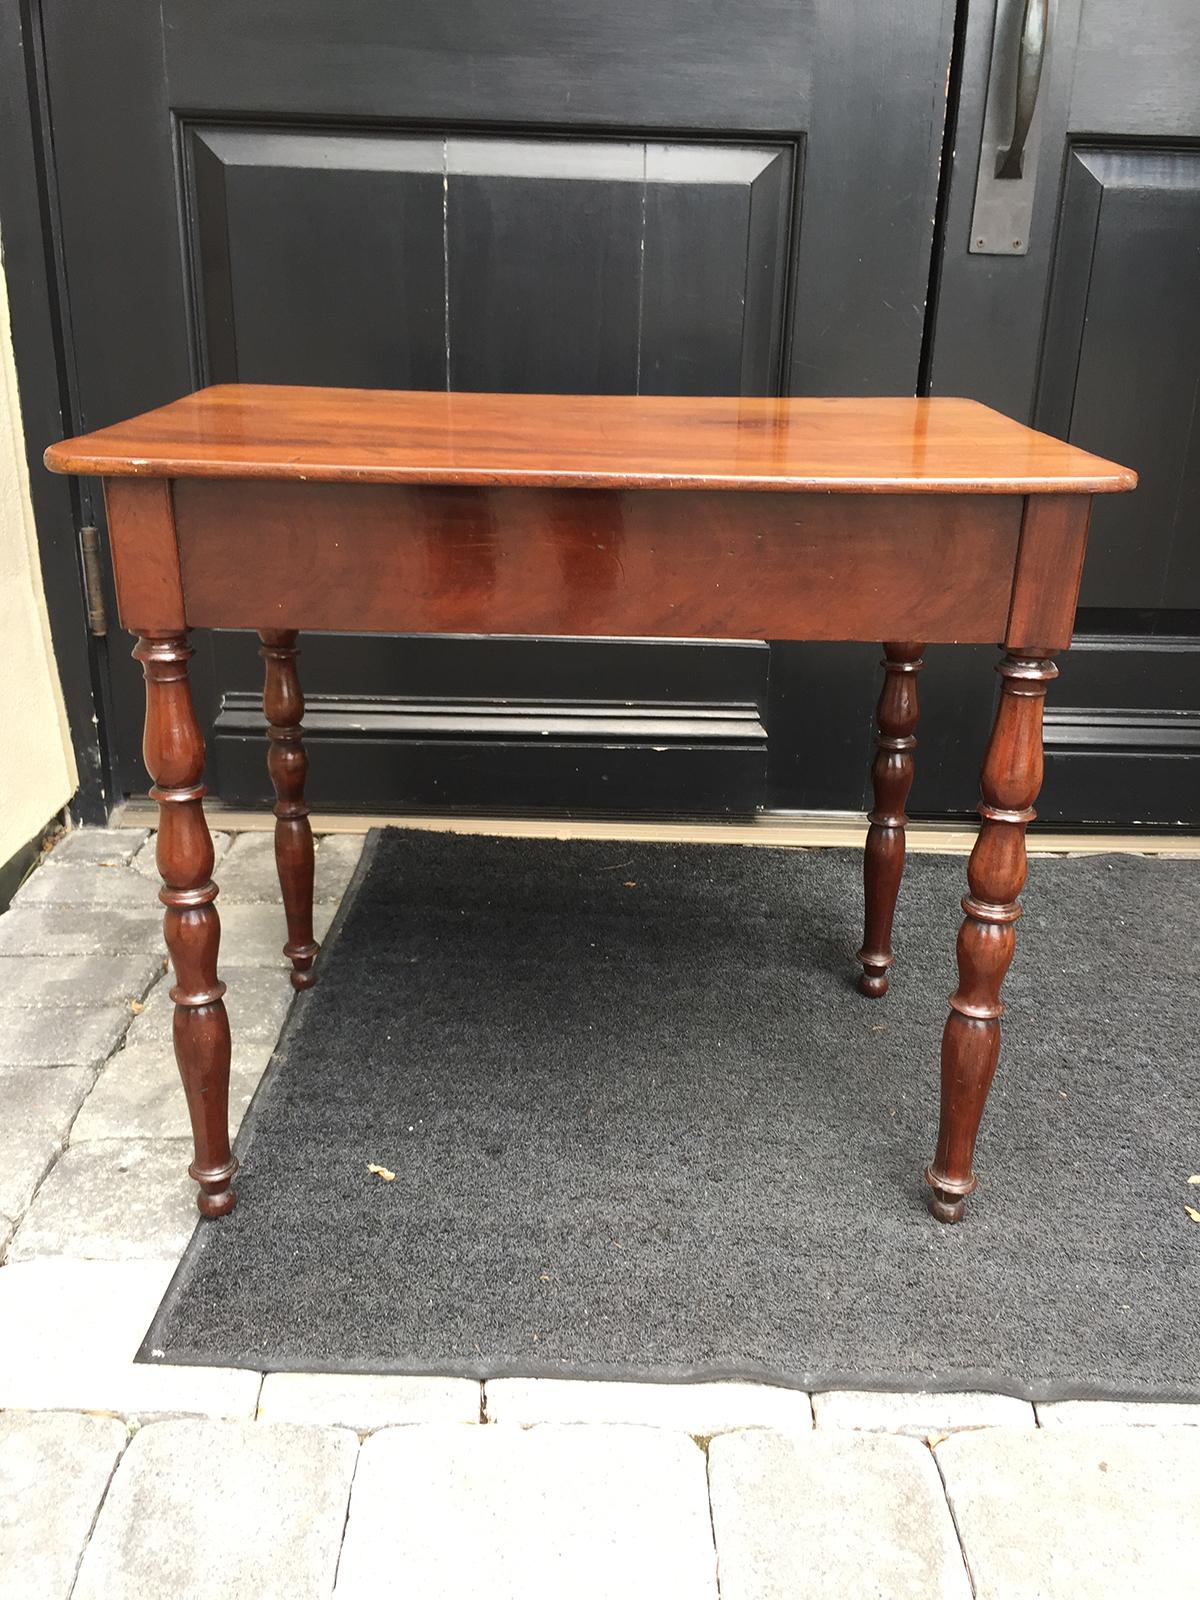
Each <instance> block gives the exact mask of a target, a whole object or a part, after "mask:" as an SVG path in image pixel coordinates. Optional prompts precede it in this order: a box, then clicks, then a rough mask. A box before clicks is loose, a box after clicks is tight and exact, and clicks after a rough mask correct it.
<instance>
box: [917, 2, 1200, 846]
mask: <svg viewBox="0 0 1200 1600" xmlns="http://www.w3.org/2000/svg"><path fill="white" fill-rule="evenodd" d="M994 14H996V15H999V14H1000V13H999V11H996V10H995V8H994V7H993V6H992V5H991V4H990V3H989V4H982V3H975V0H972V3H971V4H970V6H969V8H968V27H967V33H966V40H965V55H964V66H963V91H962V97H961V102H960V109H959V118H958V128H957V138H956V141H955V143H956V149H955V157H954V168H953V180H952V185H951V191H950V204H949V208H948V211H947V219H946V230H945V245H944V256H943V261H942V269H941V278H940V285H939V292H938V299H937V314H936V321H935V326H934V329H933V346H932V347H933V361H932V389H933V391H934V392H936V393H942V394H947V393H961V394H968V395H973V396H975V397H976V398H978V399H980V400H985V401H987V402H989V403H990V404H993V405H997V406H1000V407H1001V408H1002V409H1005V410H1008V411H1011V412H1012V413H1013V414H1014V415H1016V416H1018V417H1021V418H1023V419H1027V420H1030V421H1032V422H1033V423H1034V424H1035V425H1036V426H1038V427H1042V428H1045V429H1047V431H1049V432H1051V433H1055V434H1058V435H1059V436H1060V437H1062V438H1067V439H1070V440H1071V441H1072V442H1073V443H1075V444H1078V445H1081V446H1083V447H1084V448H1085V449H1088V450H1094V451H1096V452H1097V453H1098V454H1101V455H1104V456H1107V457H1109V458H1110V459H1112V460H1116V461H1122V462H1126V463H1128V464H1129V465H1130V466H1132V467H1134V468H1135V469H1136V470H1137V472H1138V474H1139V477H1140V484H1139V488H1138V490H1137V492H1136V493H1135V494H1133V495H1128V496H1125V495H1119V496H1112V497H1102V498H1101V499H1100V500H1098V501H1097V504H1096V507H1095V511H1094V514H1093V519H1092V529H1091V534H1090V538H1089V551H1088V560H1087V566H1086V569H1085V572H1084V579H1083V589H1082V593H1081V596H1080V603H1081V608H1082V609H1081V612H1080V616H1079V619H1078V622H1077V628H1078V637H1077V648H1076V649H1075V650H1074V651H1072V653H1071V654H1070V655H1068V656H1067V657H1066V658H1065V660H1064V661H1063V663H1062V677H1061V678H1060V679H1059V681H1058V683H1057V684H1056V685H1055V686H1054V689H1053V690H1052V693H1051V696H1050V701H1049V703H1048V708H1047V724H1046V747H1047V754H1048V757H1049V760H1048V765H1047V778H1046V786H1045V790H1044V793H1043V798H1042V801H1041V802H1040V806H1039V809H1040V811H1041V813H1042V815H1043V816H1045V817H1050V818H1054V819H1055V820H1058V821H1074V822H1079V823H1085V824H1093V825H1094V824H1096V823H1105V822H1107V823H1125V824H1128V823H1131V822H1155V823H1162V824H1168V825H1178V824H1190V825H1192V826H1195V824H1196V823H1197V822H1200V673H1198V671H1197V667H1198V666H1200V629H1198V628H1197V626H1196V618H1197V616H1200V536H1198V530H1200V89H1198V87H1197V85H1198V84H1200V15H1198V13H1197V11H1196V7H1195V5H1194V4H1193V3H1192V0H1149V3H1147V4H1143V5H1140V6H1138V7H1135V8H1131V7H1129V6H1128V5H1126V4H1124V3H1123V0H1058V3H1057V4H1056V5H1052V6H1051V29H1050V47H1049V56H1048V59H1047V62H1046V66H1045V70H1044V73H1043V79H1042V87H1041V92H1040V96H1039V111H1038V116H1039V119H1040V121H1039V127H1040V132H1039V135H1038V137H1039V138H1040V141H1041V149H1040V152H1039V164H1038V179H1037V192H1036V196H1035V202H1034V209H1033V217H1032V223H1031V231H1030V233H1029V238H1028V241H1027V243H1028V251H1027V253H1026V254H1024V255H1020V256H1011V255H1010V256H1004V255H1002V254H998V255H985V254H978V253H973V252H972V251H971V249H970V248H969V242H970V240H971V232H972V230H971V223H972V215H971V208H972V204H973V202H974V197H975V180H976V171H975V167H976V163H977V159H978V150H979V137H980V133H979V130H980V126H981V119H982V116H983V104H984V90H985V87H986V60H987V58H988V53H989V52H990V50H991V47H992V38H993V32H992V21H993V15H994ZM1012 43H1013V46H1014V47H1015V39H1014V40H1013V41H1012Z"/></svg>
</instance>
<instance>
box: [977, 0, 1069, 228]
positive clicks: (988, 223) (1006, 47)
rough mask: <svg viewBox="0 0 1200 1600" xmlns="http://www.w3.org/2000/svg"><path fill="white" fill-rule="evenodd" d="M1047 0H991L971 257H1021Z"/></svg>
mask: <svg viewBox="0 0 1200 1600" xmlns="http://www.w3.org/2000/svg"><path fill="white" fill-rule="evenodd" d="M1054 12H1055V0H996V16H995V24H994V27H993V31H992V60H991V68H990V70H989V72H988V90H987V102H986V104H985V106H984V113H983V136H982V138H981V140H980V145H979V176H978V178H977V179H976V183H975V209H974V212H973V213H972V216H971V239H970V243H969V245H968V249H969V251H970V253H971V254H972V255H987V256H1023V255H1025V254H1026V252H1027V251H1028V249H1029V224H1030V222H1031V220H1032V217H1033V197H1034V191H1035V189H1036V187H1037V174H1038V161H1039V156H1040V153H1041V123H1042V114H1041V95H1040V93H1039V90H1040V88H1041V84H1042V80H1043V78H1044V76H1045V67H1046V62H1047V59H1048V56H1049V52H1050V40H1051V35H1052V33H1053V25H1054Z"/></svg>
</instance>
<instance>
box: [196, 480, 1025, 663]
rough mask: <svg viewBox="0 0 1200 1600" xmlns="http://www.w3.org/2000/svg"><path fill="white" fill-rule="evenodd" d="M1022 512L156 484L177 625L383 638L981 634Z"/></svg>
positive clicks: (815, 501) (999, 615) (789, 498)
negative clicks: (175, 572) (178, 567)
mask: <svg viewBox="0 0 1200 1600" xmlns="http://www.w3.org/2000/svg"><path fill="white" fill-rule="evenodd" d="M1022 504H1023V502H1022V501H1021V500H1020V499H1018V498H1016V497H1001V496H995V495H987V496H984V495H979V496H976V495H957V496H953V497H947V496H937V495H928V496H920V497H916V498H914V497H904V498H901V497H898V496H897V497H891V496H886V497H879V498H876V499H872V500H868V499H866V498H854V497H851V496H845V495H818V494H808V495H804V494H796V495H772V494H744V495H728V494H715V493H708V492H704V491H682V492H680V493H678V494H656V493H650V492H648V491H637V490H631V491H627V492H616V491H607V492H605V491H601V490H569V491H568V490H546V489H489V490H483V489H461V488H458V489H456V488H435V487H430V488H425V489H420V488H401V487H385V486H382V485H364V484H358V485H339V484H297V483H265V482H258V481H251V482H241V483H238V482H232V481H220V480H217V481H206V480H202V479H195V478H180V479H177V480H176V484H175V514H176V518H177V523H178V536H179V547H180V556H181V559H182V563H183V575H184V589H185V592H186V594H187V612H188V624H189V626H192V627H221V628H254V629H259V628H263V627H288V628H299V629H302V630H304V629H318V630H320V629H323V630H326V631H330V630H332V631H347V632H384V633H451V634H475V633H494V634H495V633H499V634H534V635H548V634H558V635H564V636H576V637H622V636H627V637H637V636H640V637H643V638H645V637H651V638H653V637H658V638H709V639H877V638H880V637H892V636H895V635H899V636H900V637H901V638H917V639H925V640H930V641H937V642H947V641H956V640H958V641H965V642H970V643H985V644H995V643H997V642H998V641H999V640H1000V639H1002V638H1003V637H1004V627H1005V622H1006V620H1007V617H1008V609H1009V596H1010V592H1011V588H1012V572H1013V563H1014V561H1015V558H1016V549H1017V539H1018V537H1019V531H1020V516H1021V507H1022Z"/></svg>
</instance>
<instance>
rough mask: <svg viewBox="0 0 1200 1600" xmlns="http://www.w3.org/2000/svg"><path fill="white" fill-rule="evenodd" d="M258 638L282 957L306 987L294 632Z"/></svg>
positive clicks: (306, 886)
mask: <svg viewBox="0 0 1200 1600" xmlns="http://www.w3.org/2000/svg"><path fill="white" fill-rule="evenodd" d="M259 638H260V639H261V641H262V649H261V650H260V651H259V655H261V656H262V658H263V660H264V661H265V662H266V664H267V666H266V681H265V683H264V686H263V711H264V713H265V714H266V718H267V738H268V740H269V741H270V747H269V750H268V754H267V768H268V771H269V772H270V774H271V783H272V786H273V788H274V790H275V866H276V868H277V870H278V873H279V888H280V892H281V893H282V895H283V909H284V913H285V915H286V917H287V930H288V937H287V943H286V944H285V945H284V947H283V953H284V955H285V956H286V957H287V959H288V960H289V961H290V962H291V963H292V987H293V988H295V989H310V988H311V987H312V985H313V984H314V983H315V982H316V981H317V975H316V973H315V972H314V971H313V963H314V962H315V961H316V959H317V956H318V954H319V953H320V948H321V947H320V945H319V944H318V943H317V941H316V940H315V939H314V938H313V837H312V828H311V826H310V824H309V820H308V806H307V804H306V803H305V799H304V783H305V779H306V777H307V776H308V756H307V755H306V754H305V750H304V730H303V727H302V726H301V724H302V722H303V719H304V696H303V694H302V693H301V690H300V674H299V673H298V671H297V670H296V655H297V651H296V633H295V630H293V629H283V628H264V629H262V630H260V632H259Z"/></svg>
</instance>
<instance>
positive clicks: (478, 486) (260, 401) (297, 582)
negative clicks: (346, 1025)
mask: <svg viewBox="0 0 1200 1600" xmlns="http://www.w3.org/2000/svg"><path fill="white" fill-rule="evenodd" d="M46 462H47V465H48V466H49V467H51V468H52V469H53V470H55V471H58V472H69V473H80V474H89V475H91V474H94V475H96V476H99V477H101V478H103V480H104V493H105V504H106V507H107V513H108V535H109V545H110V550H111V553H112V558H113V567H114V572H115V577H116V588H117V598H118V604H119V607H120V613H121V620H122V622H123V624H124V626H125V627H126V628H128V629H129V630H130V631H131V632H132V633H135V634H137V635H138V644H137V647H136V649H135V651H134V654H135V656H136V657H137V659H138V660H139V661H140V662H141V663H142V667H143V671H144V675H145V679H146V740H145V755H146V765H147V767H148V769H149V771H150V774H151V776H152V778H153V780H154V787H153V788H152V790H151V794H152V795H153V796H154V798H155V799H156V800H157V801H158V803H159V808H160V817H161V821H160V828H159V834H158V843H157V861H158V867H159V872H160V874H161V876H162V879H163V887H162V889H161V890H160V892H159V898H160V899H161V900H162V902H163V904H164V905H165V906H166V916H165V932H166V939H167V946H168V949H169V950H170V953H171V958H172V962H173V964H174V968H175V976H176V982H175V986H174V988H173V989H172V997H173V999H174V1001H175V1005H176V1017H175V1028H174V1038H175V1050H176V1059H177V1061H178V1064H179V1070H180V1074H181V1076H182V1078H183V1083H184V1089H185V1092H186V1095H187V1100H188V1109H189V1113H190V1115H191V1121H192V1130H193V1136H194V1142H195V1160H194V1161H193V1163H192V1165H191V1167H190V1168H189V1170H190V1172H191V1174H192V1176H193V1178H195V1179H196V1181H197V1183H198V1184H199V1186H200V1194H199V1205H200V1209H201V1211H202V1212H203V1213H204V1214H205V1215H206V1216H209V1217H219V1216H222V1215H224V1214H225V1213H226V1212H228V1211H229V1210H231V1209H232V1207H233V1205H234V1192H233V1187H232V1180H233V1176H234V1173H235V1171H236V1166H237V1163H236V1161H235V1159H234V1158H233V1155H232V1152H231V1149H230V1145H229V1129H228V1083H229V1058H230V1036H229V1023H228V1017H227V1015H226V1011H225V1006H224V1003H223V999H222V996H223V994H224V989H225V986H224V984H223V983H222V982H221V981H220V979H219V977H218V974H217V954H218V946H219V939H220V925H219V919H218V917H217V913H216V910H215V907H214V905H213V901H214V900H215V899H216V896H217V892H218V891H217V886H216V884H215V883H214V882H213V881H212V871H213V849H212V842H211V838H210V836H209V832H208V826H207V823H206V821H205V818H204V811H203V805H202V800H203V795H204V792H205V791H204V785H203V782H202V775H203V767H204V740H203V736H202V734H201V731H200V728H199V725H198V723H197V720H196V716H195V711H194V708H193V706H192V700H191V693H190V689H189V685H188V675H187V663H188V658H189V657H190V655H191V653H192V652H191V648H190V646H189V645H188V631H189V629H191V628H193V627H211V628H245V629H252V630H254V631H256V632H257V633H258V635H259V638H260V640H261V642H262V650H261V654H262V656H263V658H264V660H265V663H266V668H265V684H264V691H263V707H264V713H265V720H266V733H267V739H268V766H269V770H270V774H271V779H272V783H273V786H274V789H275V794H276V805H275V814H276V818H277V821H276V835H275V846H276V859H277V863H278V867H279V878H280V885H281V889H282V894H283V901H284V909H285V914H286V920H287V931H288V939H287V943H286V944H285V945H284V954H285V955H286V956H287V957H288V959H289V960H290V961H291V963H292V969H293V971H292V981H293V983H294V984H295V985H296V987H297V988H306V987H308V986H309V985H310V984H311V983H312V982H313V981H314V978H315V976H316V971H315V968H314V963H315V961H316V958H317V955H318V952H319V947H318V945H317V943H316V941H315V940H314V938H313V932H312V883H313V849H312V835H311V831H310V826H309V822H308V809H307V806H306V804H305V798H304V781H305V772H306V767H307V759H306V756H305V752H304V743H303V728H302V717H303V711H304V700H303V695H302V692H301V688H300V679H299V675H298V671H297V667H296V656H297V653H298V652H297V638H298V634H299V631H300V630H315V631H321V630H337V631H359V632H381V633H384V632H386V633H454V634H461V633H505V634H522V633H523V634H534V635H547V634H549V635H554V634H558V635H574V636H585V637H586V636H591V637H596V636H618V637H622V636H633V637H675V638H678V637H695V638H718V639H747V638H749V639H806V640H822V639H834V640H836V639H859V640H862V639H866V640H876V641H885V642H884V644H883V651H884V659H883V667H884V682H883V689H882V692H881V695H880V699H879V704H878V709H877V713H876V723H877V751H876V756H875V761H874V766H873V768H872V777H873V788H874V799H875V804H874V807H873V809H872V811H871V813H870V819H869V820H870V828H869V831H868V834H867V840H866V846H865V850H864V867H863V883H864V900H865V918H864V937H863V944H862V948H861V949H860V950H859V952H858V955H857V960H858V961H859V963H860V964H861V967H862V971H861V973H860V975H859V980H858V982H859V989H860V991H861V993H862V994H863V995H865V996H867V997H869V998H873V999H878V998H879V997H880V996H882V995H883V994H884V993H885V992H886V990H887V987H888V981H889V970H890V968H891V966H892V963H893V960H894V957H893V952H892V947H891V938H892V923H893V914H894V910H895V906H896V899H897V895H898V892H899V888H900V882H901V873H902V869H903V864H904V830H905V825H906V823H907V817H906V815H905V811H904V807H905V803H906V801H907V797H908V793H909V789H910V787H911V784H912V779H913V771H914V757H913V750H914V747H915V745H916V738H915V729H916V725H917V674H918V672H919V671H920V668H921V666H922V651H923V649H924V646H925V644H926V643H928V642H930V641H944V642H955V641H959V642H967V643H994V644H995V643H1002V645H1003V651H1004V653H1003V655H1002V658H1001V660H1000V662H999V664H998V668H997V670H998V672H999V673H1000V680H1001V683H1000V695H999V700H998V705H997V710H996V715H995V722H994V726H993V729H992V735H991V740H990V742H989V744H988V748H987V753H986V755H985V757H984V762H983V770H982V774H981V784H980V787H981V795H982V798H981V800H980V804H979V811H980V815H981V817H982V824H981V827H980V831H979V836H978V839H977V841H976V844H975V847H974V850H973V851H972V854H971V860H970V863H969V865H968V869H967V880H968V893H967V894H966V895H965V896H964V898H963V902H962V905H963V910H964V912H965V920H964V921H963V923H962V927H961V930H960V932H959V937H958V946H957V958H958V974H959V981H958V987H957V989H956V990H955V992H954V994H953V995H952V996H951V997H950V1014H949V1017H948V1018H947V1021H946V1026H945V1030H944V1033H943V1038H942V1057H941V1082H942V1096H941V1117H940V1123H939V1131H938V1144H937V1151H936V1154H935V1156H934V1159H933V1161H932V1163H931V1164H930V1166H929V1167H928V1168H927V1169H926V1172H925V1178H926V1182H927V1183H928V1185H929V1188H930V1190H931V1199H930V1202H929V1204H930V1210H931V1211H932V1213H933V1215H934V1216H935V1217H936V1218H938V1219H939V1220H940V1221H942V1222H957V1221H959V1220H960V1219H961V1218H962V1216H963V1213H964V1205H965V1201H966V1197H967V1196H968V1195H969V1194H970V1193H971V1192H972V1191H973V1190H974V1188H975V1186H976V1179H975V1175H974V1172H973V1170H972V1159H973V1155H974V1149H975V1139H976V1134H977V1132H978V1128H979V1123H980V1118H981V1116H982V1113H983V1108H984V1103H985V1101H986V1098H987V1093H988V1089H989V1086H990V1084H991V1080H992V1075H993V1073H994V1071H995V1068H996V1064H997V1060H998V1057H999V1050H1000V1017H1001V1014H1002V1013H1003V1010H1004V1004H1003V1001H1002V1000H1001V998H1000V990H1001V985H1002V982H1003V979H1004V976H1005V974H1006V972H1007V970H1008V966H1009V963H1010V962H1011V960H1012V957H1013V952H1014V948H1015V923H1016V920H1017V918H1018V917H1019V916H1020V913H1021V907H1020V901H1019V895H1020V891H1021V889H1022V887H1023V885H1024V881H1025V872H1026V854H1025V830H1026V828H1027V827H1028V824H1029V823H1030V822H1031V821H1032V820H1033V817H1034V815H1035V813H1034V809H1033V807H1034V802H1035V800H1036V798H1037V793H1038V789H1039V788H1040V785H1041V778H1042V705H1043V701H1044V699H1045V694H1046V689H1047V686H1048V685H1049V683H1050V681H1051V680H1052V679H1053V678H1054V677H1056V676H1057V671H1058V669H1057V667H1056V665H1055V663H1054V661H1053V655H1054V653H1055V652H1056V651H1059V650H1063V649H1066V648H1067V647H1068V645H1069V644H1070V640H1071V630H1072V624H1073V619H1074V614H1075V606H1076V602H1077V598H1078V593H1079V583H1080V578H1081V574H1082V570H1083V560H1084V552H1085V547H1086V541H1087V528H1088V519H1089V514H1090V509H1091V500H1092V496H1093V495H1095V494H1104V493H1111V492H1115V491H1121V490H1127V489H1131V488H1133V487H1134V485H1135V483H1136V478H1135V475H1134V474H1133V473H1132V472H1131V471H1129V470H1128V469H1127V468H1125V467H1121V466H1117V465H1115V464H1113V463H1112V462H1109V461H1104V460H1101V459H1100V458H1099V457H1097V456H1093V455H1089V454H1088V453H1087V452H1086V451H1083V450H1079V449H1077V448H1075V447H1074V446H1072V445H1069V444H1065V443H1063V442H1062V441H1060V440H1057V439H1052V438H1049V437H1048V436H1046V435H1044V434H1041V433H1038V432H1036V431H1035V430H1033V429H1031V428H1026V427H1024V426H1022V425H1021V424H1020V423H1017V422H1014V421H1012V420H1011V419H1009V418H1007V417H1003V416H1001V415H999V414H998V413H997V412H994V411H991V410H989V409H988V408H987V407H985V406H982V405H979V404H977V403H975V402H974V401H970V400H956V399H940V398H938V399H754V398H729V399H723V398H716V399H704V398H700V399H697V398H690V397H688V398H681V397H676V398H660V397H651V396H639V397H632V396H595V395H493V394H488V395H479V394H446V393H440V392H438V393H433V392H430V393H425V392H388V391H379V390H354V389H311V388H288V387H272V386H268V385H259V384H246V385H242V384H223V385H219V386H217V387H215V388H210V389H205V390H201V391H200V392H199V393H197V394H194V395H189V396H187V397H185V398H183V399H180V400H177V401H174V402H173V403H172V404H170V405H167V406H163V407H161V408H160V409H159V410H156V411H151V412H147V413H146V414H145V415H143V416H140V417H134V418H132V419H131V420H129V421H125V422H120V423H118V424H116V425H115V426H113V427H108V428H102V429H100V430H99V431H97V432H95V433H91V434H88V435H86V436H84V437H81V438H78V439H71V440H67V441H66V442H65V443H62V444H56V445H53V446H52V447H51V448H50V449H49V450H48V451H47V453H46ZM815 758H816V753H815V752H814V759H815ZM864 1176H865V1175H862V1174H859V1175H858V1177H859V1179H860V1181H861V1180H862V1179H863V1177H864ZM854 1178H855V1175H854V1174H851V1173H843V1174H839V1175H838V1181H840V1182H842V1183H845V1184H846V1185H847V1192H848V1203H849V1199H850V1195H851V1191H852V1189H853V1183H854Z"/></svg>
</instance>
